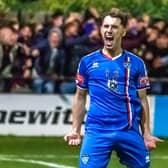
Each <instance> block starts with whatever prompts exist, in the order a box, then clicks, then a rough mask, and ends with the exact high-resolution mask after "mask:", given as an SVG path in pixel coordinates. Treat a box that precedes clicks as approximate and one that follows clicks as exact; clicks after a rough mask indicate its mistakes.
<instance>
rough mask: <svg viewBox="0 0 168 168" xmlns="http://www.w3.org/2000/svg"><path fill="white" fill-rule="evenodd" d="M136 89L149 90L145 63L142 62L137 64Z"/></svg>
mask: <svg viewBox="0 0 168 168" xmlns="http://www.w3.org/2000/svg"><path fill="white" fill-rule="evenodd" d="M136 88H137V89H147V88H150V83H149V77H148V74H147V70H146V66H145V63H144V62H143V61H140V62H139V66H138V77H137V80H136Z"/></svg>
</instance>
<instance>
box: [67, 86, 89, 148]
mask: <svg viewBox="0 0 168 168" xmlns="http://www.w3.org/2000/svg"><path fill="white" fill-rule="evenodd" d="M86 96H87V90H83V89H80V88H78V87H77V90H76V94H75V96H74V100H73V105H72V118H73V123H72V130H71V132H70V133H69V134H68V135H66V136H65V137H64V139H65V141H68V144H69V145H79V144H80V143H81V135H80V132H81V125H82V122H83V120H84V116H85V104H86Z"/></svg>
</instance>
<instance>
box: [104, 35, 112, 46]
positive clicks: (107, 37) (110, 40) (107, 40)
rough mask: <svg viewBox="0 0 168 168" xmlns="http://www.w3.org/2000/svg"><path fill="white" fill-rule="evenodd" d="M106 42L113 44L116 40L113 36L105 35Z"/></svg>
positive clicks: (109, 44)
mask: <svg viewBox="0 0 168 168" xmlns="http://www.w3.org/2000/svg"><path fill="white" fill-rule="evenodd" d="M105 42H106V44H107V45H108V46H112V45H113V42H114V37H113V36H105Z"/></svg>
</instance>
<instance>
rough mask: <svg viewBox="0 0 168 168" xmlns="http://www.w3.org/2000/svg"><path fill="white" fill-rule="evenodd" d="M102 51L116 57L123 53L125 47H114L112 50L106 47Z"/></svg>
mask: <svg viewBox="0 0 168 168" xmlns="http://www.w3.org/2000/svg"><path fill="white" fill-rule="evenodd" d="M102 52H103V54H105V55H107V56H109V57H111V58H114V57H116V56H118V55H119V54H121V53H122V52H123V49H122V48H121V47H120V48H118V49H115V50H113V49H111V50H110V49H107V48H105V47H104V48H103V49H102Z"/></svg>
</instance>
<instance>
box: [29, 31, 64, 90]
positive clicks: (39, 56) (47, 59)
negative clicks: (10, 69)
mask: <svg viewBox="0 0 168 168" xmlns="http://www.w3.org/2000/svg"><path fill="white" fill-rule="evenodd" d="M62 38H63V37H62V33H61V31H60V29H59V28H53V29H51V30H50V32H49V35H48V40H46V41H42V42H41V43H39V44H38V45H37V46H34V47H33V50H32V55H33V56H34V57H36V60H35V65H34V66H35V69H34V71H33V72H34V73H33V77H34V80H33V84H32V87H33V91H34V92H35V93H54V92H55V91H56V90H55V89H57V91H58V90H59V86H58V83H57V82H56V80H57V79H58V78H59V77H60V76H61V75H62V71H63V63H64V51H63V50H62V49H61V48H59V47H60V43H61V41H62Z"/></svg>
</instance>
